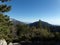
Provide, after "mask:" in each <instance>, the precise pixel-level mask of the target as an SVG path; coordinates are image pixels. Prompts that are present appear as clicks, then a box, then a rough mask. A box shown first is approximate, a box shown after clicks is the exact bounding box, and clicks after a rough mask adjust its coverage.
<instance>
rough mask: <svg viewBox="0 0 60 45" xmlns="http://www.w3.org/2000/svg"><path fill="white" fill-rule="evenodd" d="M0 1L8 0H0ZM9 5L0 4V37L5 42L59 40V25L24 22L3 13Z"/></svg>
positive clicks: (42, 22)
mask: <svg viewBox="0 0 60 45" xmlns="http://www.w3.org/2000/svg"><path fill="white" fill-rule="evenodd" d="M0 1H1V2H2V3H4V2H7V1H9V0H0ZM10 9H11V6H7V5H6V4H0V39H6V41H7V42H21V41H46V40H54V41H55V40H60V26H57V25H52V24H49V23H47V22H44V21H41V20H39V21H36V22H33V23H29V24H26V23H24V22H21V21H18V20H15V19H11V18H10V17H9V16H7V15H4V12H8V11H10Z"/></svg>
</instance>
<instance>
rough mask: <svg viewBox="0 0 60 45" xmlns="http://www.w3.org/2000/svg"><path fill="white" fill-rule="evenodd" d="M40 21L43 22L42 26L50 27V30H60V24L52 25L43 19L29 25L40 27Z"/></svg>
mask: <svg viewBox="0 0 60 45" xmlns="http://www.w3.org/2000/svg"><path fill="white" fill-rule="evenodd" d="M39 23H40V24H41V25H40V26H41V27H42V28H49V29H50V31H52V32H60V26H58V25H52V24H49V23H47V22H44V21H41V20H39V21H36V22H33V23H30V24H29V26H30V27H32V26H34V27H37V28H38V25H39Z"/></svg>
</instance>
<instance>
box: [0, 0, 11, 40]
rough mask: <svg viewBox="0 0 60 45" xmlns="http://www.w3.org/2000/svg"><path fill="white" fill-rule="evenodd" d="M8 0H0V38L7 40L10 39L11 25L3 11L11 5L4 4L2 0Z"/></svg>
mask: <svg viewBox="0 0 60 45" xmlns="http://www.w3.org/2000/svg"><path fill="white" fill-rule="evenodd" d="M8 1H9V0H0V2H1V3H2V4H0V39H2V38H4V39H6V40H7V41H11V40H12V33H11V27H12V22H11V21H10V18H9V16H7V15H5V14H4V13H5V12H8V11H10V10H11V6H8V5H7V4H4V2H8Z"/></svg>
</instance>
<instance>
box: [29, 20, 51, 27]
mask: <svg viewBox="0 0 60 45" xmlns="http://www.w3.org/2000/svg"><path fill="white" fill-rule="evenodd" d="M39 23H40V24H41V26H42V27H43V28H44V27H50V26H52V25H51V24H49V23H47V22H44V21H41V20H39V21H36V22H33V23H30V24H29V26H30V27H31V26H35V27H38V25H39Z"/></svg>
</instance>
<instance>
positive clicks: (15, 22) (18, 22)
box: [11, 18, 25, 25]
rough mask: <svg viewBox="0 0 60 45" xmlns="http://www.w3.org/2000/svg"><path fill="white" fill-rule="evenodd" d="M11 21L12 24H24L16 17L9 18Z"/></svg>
mask: <svg viewBox="0 0 60 45" xmlns="http://www.w3.org/2000/svg"><path fill="white" fill-rule="evenodd" d="M11 21H12V22H13V24H14V25H19V24H21V25H24V24H25V23H24V22H21V21H18V20H16V19H12V18H11Z"/></svg>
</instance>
